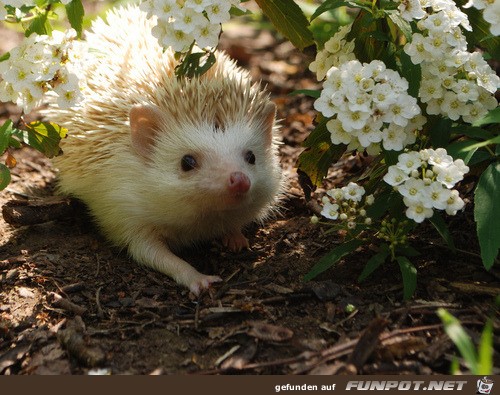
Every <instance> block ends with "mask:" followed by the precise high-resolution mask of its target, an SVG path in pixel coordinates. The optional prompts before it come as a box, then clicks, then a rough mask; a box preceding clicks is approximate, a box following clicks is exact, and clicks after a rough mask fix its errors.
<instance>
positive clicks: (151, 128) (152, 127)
mask: <svg viewBox="0 0 500 395" xmlns="http://www.w3.org/2000/svg"><path fill="white" fill-rule="evenodd" d="M129 115H130V133H131V137H132V146H133V147H134V149H135V150H136V151H137V153H138V154H139V155H141V156H143V157H144V158H146V159H148V158H149V155H150V154H151V151H152V149H153V144H154V141H155V136H156V134H157V133H158V130H159V129H160V125H161V112H160V109H159V108H158V107H156V106H149V105H143V104H136V105H135V106H133V107H132V108H131V109H130V114H129Z"/></svg>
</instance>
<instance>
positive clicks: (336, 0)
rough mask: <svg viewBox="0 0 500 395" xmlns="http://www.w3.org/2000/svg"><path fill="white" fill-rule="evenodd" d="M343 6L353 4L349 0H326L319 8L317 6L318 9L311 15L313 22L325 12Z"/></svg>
mask: <svg viewBox="0 0 500 395" xmlns="http://www.w3.org/2000/svg"><path fill="white" fill-rule="evenodd" d="M343 6H351V4H350V3H349V2H348V1H343V0H326V1H324V2H323V3H322V4H321V5H320V6H319V7H318V8H316V11H315V12H314V14H312V16H311V22H312V21H313V20H314V19H316V18H317V17H318V16H320V15H321V14H323V13H325V12H327V11H333V10H334V9H336V8H339V7H343Z"/></svg>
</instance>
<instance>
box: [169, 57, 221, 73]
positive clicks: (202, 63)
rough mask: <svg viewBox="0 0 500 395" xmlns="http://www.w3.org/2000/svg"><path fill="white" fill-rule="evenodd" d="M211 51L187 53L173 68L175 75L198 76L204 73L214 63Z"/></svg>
mask: <svg viewBox="0 0 500 395" xmlns="http://www.w3.org/2000/svg"><path fill="white" fill-rule="evenodd" d="M215 60H216V59H215V55H214V53H213V52H194V53H190V54H189V55H187V56H186V57H185V58H184V59H183V60H182V62H181V63H179V65H178V66H177V67H176V68H175V75H176V76H177V77H188V78H193V77H199V76H201V75H203V74H205V73H206V72H207V71H208V70H209V69H210V67H212V66H213V65H214V63H215Z"/></svg>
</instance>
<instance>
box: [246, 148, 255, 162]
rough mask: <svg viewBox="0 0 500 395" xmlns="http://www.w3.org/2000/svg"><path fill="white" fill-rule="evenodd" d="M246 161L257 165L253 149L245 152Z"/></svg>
mask: <svg viewBox="0 0 500 395" xmlns="http://www.w3.org/2000/svg"><path fill="white" fill-rule="evenodd" d="M245 162H247V163H248V164H250V165H255V155H254V153H253V152H252V151H247V152H246V154H245Z"/></svg>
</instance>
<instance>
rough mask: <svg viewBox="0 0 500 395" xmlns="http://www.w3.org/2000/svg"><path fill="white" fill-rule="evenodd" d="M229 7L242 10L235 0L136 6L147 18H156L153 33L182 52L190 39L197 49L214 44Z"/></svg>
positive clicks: (151, 1)
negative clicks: (145, 13)
mask: <svg viewBox="0 0 500 395" xmlns="http://www.w3.org/2000/svg"><path fill="white" fill-rule="evenodd" d="M231 7H237V8H239V9H241V10H243V8H241V7H240V6H239V0H146V1H144V2H143V3H142V4H141V5H140V8H141V9H142V10H143V11H146V12H147V13H148V17H156V18H157V25H156V26H155V27H154V28H153V30H152V33H153V36H155V37H156V38H157V39H158V42H159V43H160V45H162V46H163V47H172V48H173V50H174V51H176V52H186V51H187V50H188V49H189V47H190V46H191V44H192V43H193V41H196V44H197V45H198V46H199V47H200V48H206V47H215V46H216V45H217V43H218V41H219V34H220V32H221V26H220V25H221V23H224V22H227V21H228V20H229V18H230V14H229V10H230V9H231Z"/></svg>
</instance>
